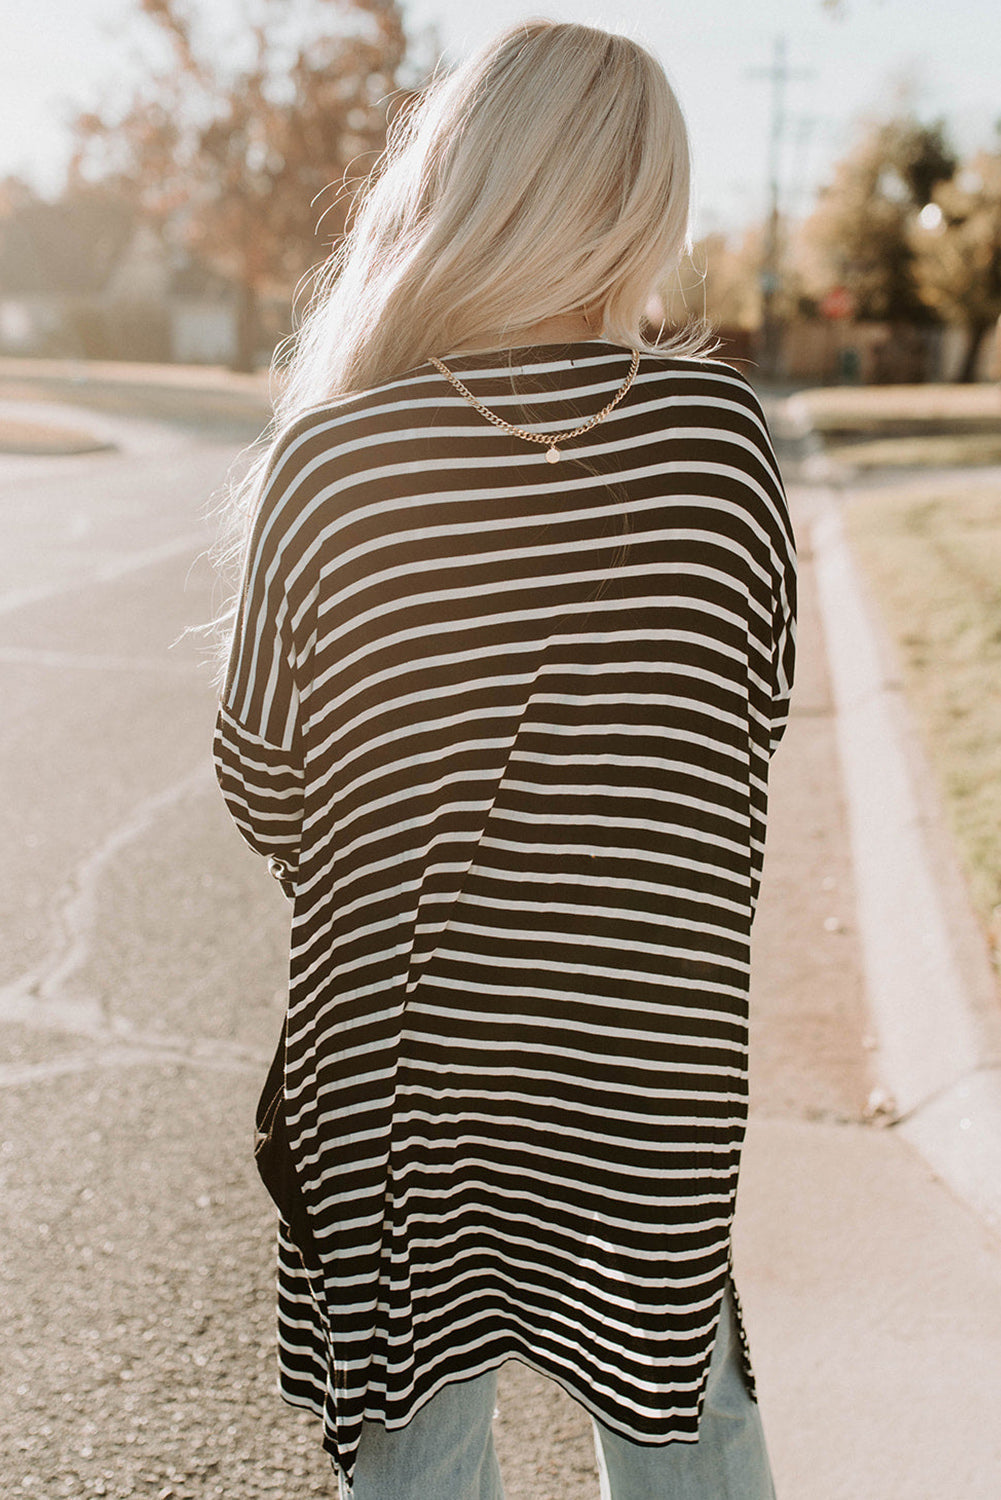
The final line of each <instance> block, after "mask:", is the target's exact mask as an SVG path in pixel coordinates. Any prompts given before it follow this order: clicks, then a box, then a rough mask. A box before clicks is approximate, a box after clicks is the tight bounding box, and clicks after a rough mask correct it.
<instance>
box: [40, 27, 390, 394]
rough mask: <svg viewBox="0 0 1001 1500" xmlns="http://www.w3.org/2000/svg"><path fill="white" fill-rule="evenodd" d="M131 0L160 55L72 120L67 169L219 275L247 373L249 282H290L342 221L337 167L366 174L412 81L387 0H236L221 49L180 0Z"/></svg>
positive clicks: (346, 194)
mask: <svg viewBox="0 0 1001 1500" xmlns="http://www.w3.org/2000/svg"><path fill="white" fill-rule="evenodd" d="M138 3H139V9H140V11H141V12H142V14H143V16H144V17H145V18H146V20H147V22H148V23H149V24H150V25H151V26H152V27H153V28H155V31H156V33H157V34H158V37H159V39H160V41H161V43H162V42H166V43H167V55H168V58H169V61H168V62H167V63H166V64H165V65H162V66H159V67H153V68H150V70H149V72H148V75H147V76H146V77H145V79H144V81H143V83H142V85H141V86H140V88H139V89H138V91H137V93H136V94H135V96H134V98H133V99H132V101H131V103H130V104H129V106H128V107H127V108H126V109H125V111H124V112H123V113H121V114H119V115H117V116H116V117H113V118H109V117H108V115H107V114H106V113H102V112H101V111H97V112H91V113H87V114H82V115H80V116H79V117H78V119H77V121H76V127H75V132H76V146H75V150H74V153H73V159H72V163H71V168H70V181H71V182H73V181H74V180H77V181H79V180H86V179H87V178H88V177H89V178H91V179H93V178H95V177H96V178H98V179H100V180H102V181H104V182H106V183H113V184H115V185H116V186H117V187H118V188H119V189H120V190H121V191H122V192H126V193H128V194H130V195H131V196H132V198H133V199H134V201H136V202H137V203H138V205H139V207H140V210H141V212H142V214H143V215H144V217H146V218H147V219H148V220H149V221H150V222H152V223H153V224H154V225H155V226H156V227H157V228H158V230H160V232H161V233H162V234H163V235H164V238H165V239H166V240H167V242H168V243H171V242H172V243H177V244H179V245H181V246H183V247H184V248H185V249H186V250H188V251H191V252H195V253H197V254H199V255H200V256H201V257H202V258H203V259H204V260H205V261H207V262H208V263H209V264H210V265H213V266H214V267H215V268H217V269H218V270H220V271H222V272H224V273H225V274H226V275H227V276H228V277H230V278H231V280H232V281H233V282H234V284H235V285H236V287H237V289H238V294H239V304H238V306H239V318H238V351H237V355H236V358H235V360H234V367H235V368H237V369H244V370H248V369H253V367H254V354H255V350H256V343H257V309H258V301H259V297H260V294H261V292H262V291H264V290H265V289H280V290H282V291H285V290H288V289H290V288H291V287H293V286H294V285H295V284H296V283H297V282H298V281H299V279H300V278H301V277H302V276H303V275H304V273H305V272H307V271H308V269H309V267H310V266H312V265H314V264H315V263H316V262H317V260H318V259H320V258H321V257H322V255H323V254H324V253H325V251H326V248H327V247H328V245H329V242H330V241H331V240H334V239H336V238H337V237H338V236H339V235H340V234H341V233H342V231H343V228H344V222H345V218H346V214H347V211H348V206H349V199H350V180H349V179H350V178H351V176H352V175H353V177H354V181H355V182H357V181H359V180H360V179H362V178H364V177H365V176H366V175H367V172H368V170H369V168H370V167H371V166H372V164H373V163H374V162H375V160H376V159H377V157H378V155H379V153H380V152H381V151H382V149H383V147H384V145H385V138H386V127H387V114H388V113H390V112H391V111H392V109H393V108H395V107H398V106H399V104H400V103H402V102H403V101H404V100H405V99H406V97H407V96H408V89H407V86H406V83H407V82H416V81H417V76H416V74H415V72H414V70H413V68H412V67H411V68H410V71H409V72H408V63H409V42H408V38H407V36H406V33H405V30H404V26H403V19H402V15H401V10H400V4H399V0H305V4H304V3H303V0H243V10H242V26H241V29H240V31H239V32H238V33H237V34H236V35H235V36H234V38H233V40H232V45H231V46H224V47H221V48H220V47H219V45H218V42H216V43H215V44H214V45H210V44H209V43H208V42H207V41H206V40H205V38H204V37H203V36H202V35H201V34H200V29H199V24H198V18H197V17H196V16H195V15H194V14H193V13H191V12H190V11H187V10H185V9H183V8H182V0H138ZM325 194H326V195H327V197H328V198H329V200H330V201H328V202H327V204H326V207H325V208H324V209H323V211H322V214H321V213H320V211H319V210H318V208H317V207H316V204H317V202H318V201H319V200H320V199H321V198H322V197H323V196H324V195H325ZM318 218H319V219H320V221H321V223H320V227H321V228H322V231H323V235H324V240H323V241H322V242H321V243H320V244H319V245H318V242H317V227H318V226H317V220H318Z"/></svg>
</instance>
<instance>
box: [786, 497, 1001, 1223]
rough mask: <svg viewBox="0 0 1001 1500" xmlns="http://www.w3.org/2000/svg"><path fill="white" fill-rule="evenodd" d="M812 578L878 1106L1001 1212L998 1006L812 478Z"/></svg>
mask: <svg viewBox="0 0 1001 1500" xmlns="http://www.w3.org/2000/svg"><path fill="white" fill-rule="evenodd" d="M814 494H815V497H816V501H817V509H816V520H815V522H814V525H813V528H812V543H813V548H814V555H815V564H816V574H817V588H818V595H819V603H820V610H821V618H822V621H823V627H824V635H825V640H826V645H827V651H828V660H829V667H830V674H831V683H832V691H833V695H834V702H835V711H836V732H837V741H838V750H839V756H840V760H841V766H842V774H843V777H844V785H845V793H846V801H847V806H848V817H849V827H850V834H851V842H852V851H853V859H854V867H855V877H856V889H857V902H858V922H859V932H860V938H861V944H862V953H863V962H864V966H865V973H866V980H867V991H868V1000H869V1004H870V1007H871V1011H872V1018H873V1024H874V1027H875V1030H876V1033H877V1036H878V1041H879V1051H878V1053H877V1054H876V1056H875V1058H874V1065H875V1068H876V1071H877V1073H878V1075H879V1076H880V1077H881V1079H882V1082H883V1084H884V1087H885V1089H886V1090H887V1093H888V1098H887V1099H886V1100H885V1105H884V1108H885V1113H886V1115H887V1116H889V1119H890V1123H892V1124H893V1125H894V1126H895V1128H896V1129H897V1131H898V1132H899V1133H901V1134H902V1135H904V1136H905V1137H906V1139H907V1140H908V1141H910V1143H911V1144H912V1145H914V1146H915V1147H916V1148H917V1150H918V1151H920V1153H921V1154H922V1156H923V1157H924V1158H925V1160H926V1161H927V1162H928V1163H929V1165H930V1166H931V1167H932V1169H933V1170H934V1171H935V1172H936V1173H937V1174H938V1175H939V1176H940V1177H942V1179H943V1180H944V1181H946V1182H947V1183H948V1184H949V1186H950V1187H951V1188H952V1189H953V1191H954V1192H956V1193H957V1194H958V1195H959V1196H960V1197H961V1198H963V1199H964V1200H965V1201H966V1202H968V1203H969V1204H970V1205H971V1207H973V1208H974V1209H975V1210H976V1211H977V1212H978V1213H979V1214H980V1215H982V1216H983V1217H984V1218H985V1219H986V1220H987V1221H988V1223H990V1224H992V1225H994V1226H995V1227H999V1226H1001V1008H999V1007H998V1004H997V994H996V986H995V983H994V980H993V977H992V973H991V968H990V962H989V959H988V955H987V947H986V943H985V941H984V939H983V935H982V934H981V933H980V930H979V927H978V926H977V924H976V922H975V919H974V918H973V917H972V914H971V912H970V910H969V902H968V900H967V899H966V896H965V890H964V888H963V884H962V878H961V876H960V875H959V873H958V866H957V865H956V862H955V856H954V853H953V852H952V850H951V845H950V841H949V839H948V835H947V834H946V833H945V830H944V824H943V820H942V816H941V811H940V808H939V807H938V805H937V797H936V794H935V792H934V788H933V784H932V781H931V777H930V774H929V773H928V771H927V768H926V766H925V765H924V758H923V753H922V751H921V747H920V743H919V740H918V736H917V734H916V731H915V729H914V726H913V724H912V722H911V719H910V715H909V713H908V709H907V706H906V704H905V703H904V701H903V698H902V695H901V693H900V690H899V686H898V684H897V681H896V673H895V671H894V670H893V667H892V664H891V662H890V661H889V660H888V651H887V646H886V643H885V640H883V639H882V635H881V628H880V625H879V622H878V619H877V617H876V615H875V612H874V611H873V609H872V607H871V605H870V603H869V600H868V598H867V596H866V591H865V586H864V584H863V582H862V580H861V578H860V576H859V573H858V571H857V569H856V566H855V563H854V561H853V558H852V555H851V552H850V549H849V546H848V542H847V539H846V537H845V532H844V527H843V524H842V518H841V506H840V503H839V499H838V497H837V495H836V494H835V492H834V491H833V490H831V489H830V488H827V489H823V488H820V489H816V490H814Z"/></svg>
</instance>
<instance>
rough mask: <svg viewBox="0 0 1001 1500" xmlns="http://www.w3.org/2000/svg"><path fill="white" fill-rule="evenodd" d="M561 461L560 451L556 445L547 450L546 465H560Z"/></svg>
mask: <svg viewBox="0 0 1001 1500" xmlns="http://www.w3.org/2000/svg"><path fill="white" fill-rule="evenodd" d="M559 461H560V450H559V449H558V448H557V446H556V444H555V443H554V444H553V446H552V447H551V448H547V449H546V463H547V464H558V463H559Z"/></svg>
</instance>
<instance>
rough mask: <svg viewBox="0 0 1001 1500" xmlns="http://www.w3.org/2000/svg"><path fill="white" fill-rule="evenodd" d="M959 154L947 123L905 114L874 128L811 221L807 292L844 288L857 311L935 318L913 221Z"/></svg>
mask: <svg viewBox="0 0 1001 1500" xmlns="http://www.w3.org/2000/svg"><path fill="white" fill-rule="evenodd" d="M955 167H956V158H955V156H954V155H953V152H952V149H951V147H950V146H949V143H948V141H947V140H946V136H945V127H944V124H943V122H942V121H937V122H936V123H935V124H932V125H926V124H922V123H921V122H920V121H918V120H917V119H915V118H914V117H913V116H903V117H900V118H897V119H891V120H886V121H882V122H878V123H875V124H872V125H870V126H869V127H868V128H867V129H866V131H865V134H864V135H863V136H862V138H861V139H860V140H859V142H858V144H857V145H856V146H855V148H854V149H853V150H852V151H851V152H850V153H849V154H848V156H846V157H845V158H844V159H843V160H842V161H841V162H839V163H838V165H837V166H836V168H835V175H834V181H833V182H832V183H831V184H830V186H829V187H827V188H826V189H825V190H824V191H823V192H822V194H821V196H820V201H819V203H818V205H817V208H816V209H815V211H814V213H813V214H812V215H811V216H810V218H809V219H808V220H807V222H806V224H805V225H804V228H803V232H802V235H801V239H800V258H801V261H800V263H801V265H802V269H803V273H804V279H805V283H806V288H805V289H806V290H807V292H808V293H809V294H810V295H811V296H812V297H814V298H815V299H820V298H822V297H823V296H824V294H825V293H826V292H827V291H829V290H830V289H831V288H832V287H834V286H843V287H845V288H846V289H847V290H848V291H849V292H850V293H851V294H852V297H853V299H854V302H855V307H856V316H857V317H858V318H860V319H876V320H879V321H889V322H898V321H899V322H907V323H928V322H931V321H935V317H936V314H935V312H934V311H933V310H932V309H931V308H930V307H929V305H928V303H927V302H925V300H924V299H923V297H922V295H921V290H920V287H919V285H918V279H917V275H916V270H915V253H916V252H915V249H914V246H913V244H912V234H911V231H912V224H913V220H914V217H915V215H916V214H917V213H918V212H919V211H920V209H921V208H923V207H924V205H925V204H926V203H927V202H928V201H929V199H930V197H931V195H932V193H933V192H934V190H935V187H936V185H937V184H938V183H940V182H942V181H945V180H947V179H949V178H950V177H951V176H952V174H953V172H954V171H955Z"/></svg>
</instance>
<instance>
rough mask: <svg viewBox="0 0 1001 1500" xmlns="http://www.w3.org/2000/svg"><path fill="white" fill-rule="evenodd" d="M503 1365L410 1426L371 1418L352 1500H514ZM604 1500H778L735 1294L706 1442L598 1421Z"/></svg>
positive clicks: (438, 1399)
mask: <svg viewBox="0 0 1001 1500" xmlns="http://www.w3.org/2000/svg"><path fill="white" fill-rule="evenodd" d="M496 1395H497V1372H496V1370H491V1371H490V1372H489V1373H488V1374H486V1375H481V1376H479V1377H477V1378H475V1379H473V1380H467V1381H463V1382H461V1383H459V1384H453V1385H447V1386H445V1387H444V1388H443V1389H442V1390H440V1391H439V1392H438V1394H437V1395H436V1396H432V1398H431V1400H430V1401H429V1402H428V1403H427V1405H426V1406H423V1407H422V1408H421V1410H420V1411H419V1412H418V1413H417V1414H416V1416H415V1417H414V1418H413V1419H412V1420H411V1421H410V1422H409V1423H408V1425H407V1426H406V1427H404V1428H401V1429H399V1430H397V1431H394V1432H388V1431H387V1430H386V1429H385V1428H384V1427H383V1426H381V1425H380V1424H379V1423H378V1422H366V1423H365V1426H364V1428H363V1430H362V1438H361V1446H360V1448H359V1450H358V1464H357V1468H356V1469H355V1478H354V1484H353V1485H352V1487H351V1489H350V1490H347V1489H345V1488H344V1486H343V1481H342V1487H341V1495H342V1500H504V1486H503V1484H502V1482H501V1474H500V1468H499V1466H498V1463H497V1455H496V1453H495V1452H494V1443H493V1434H492V1430H491V1424H492V1421H493V1414H494V1405H495V1400H496ZM593 1426H594V1435H595V1451H596V1454H597V1458H598V1472H599V1475H600V1481H601V1500H774V1497H775V1490H774V1487H773V1485H772V1477H771V1471H770V1469H769V1466H768V1455H767V1452H766V1450H765V1439H764V1433H763V1432H762V1428H761V1419H760V1417H759V1415H758V1408H757V1406H756V1405H755V1403H754V1402H753V1401H752V1400H751V1398H750V1397H749V1396H748V1394H747V1389H746V1387H745V1385H744V1378H743V1375H742V1373H741V1368H740V1343H739V1339H738V1336H737V1327H736V1318H735V1315H734V1311H733V1303H732V1299H731V1297H730V1295H729V1293H728V1294H727V1298H726V1302H725V1303H724V1307H723V1316H722V1318H721V1319H720V1326H719V1333H718V1335H717V1338H716V1347H715V1349H714V1351H713V1357H712V1363H711V1365H710V1368H709V1384H708V1388H707V1391H706V1400H705V1406H704V1408H703V1413H702V1422H701V1425H700V1428H699V1440H698V1442H697V1443H668V1444H666V1445H665V1446H662V1447H658V1448H650V1447H645V1446H641V1445H640V1444H639V1443H631V1442H629V1441H628V1439H626V1438H622V1437H619V1436H617V1435H616V1434H615V1433H614V1432H609V1430H608V1428H607V1427H603V1426H602V1425H601V1423H600V1422H597V1421H595V1422H594V1423H593Z"/></svg>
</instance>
